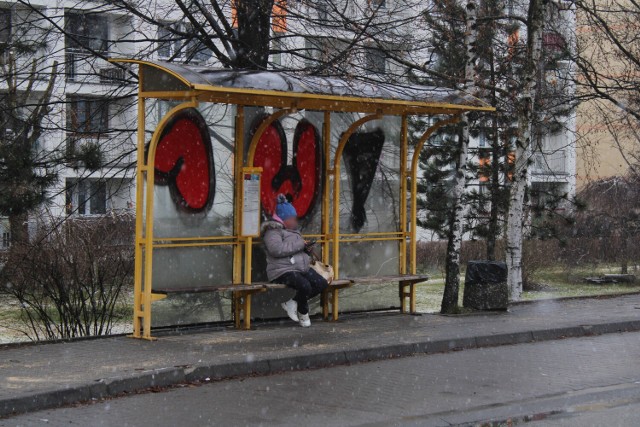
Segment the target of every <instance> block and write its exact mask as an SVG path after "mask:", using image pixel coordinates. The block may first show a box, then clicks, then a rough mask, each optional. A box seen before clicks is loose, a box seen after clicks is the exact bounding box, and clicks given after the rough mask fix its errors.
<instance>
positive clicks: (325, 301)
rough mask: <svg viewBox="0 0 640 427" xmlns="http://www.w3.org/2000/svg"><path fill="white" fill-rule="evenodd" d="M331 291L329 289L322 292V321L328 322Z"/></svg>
mask: <svg viewBox="0 0 640 427" xmlns="http://www.w3.org/2000/svg"><path fill="white" fill-rule="evenodd" d="M330 292H331V291H330V290H329V289H325V290H324V291H322V319H324V321H325V322H326V321H328V320H329V293H330Z"/></svg>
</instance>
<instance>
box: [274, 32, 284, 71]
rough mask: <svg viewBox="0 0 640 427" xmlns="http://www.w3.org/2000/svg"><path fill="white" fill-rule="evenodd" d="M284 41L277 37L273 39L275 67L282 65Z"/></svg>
mask: <svg viewBox="0 0 640 427" xmlns="http://www.w3.org/2000/svg"><path fill="white" fill-rule="evenodd" d="M282 47H283V46H282V39H281V38H280V37H277V36H276V37H275V38H272V39H271V62H272V63H273V64H274V65H282Z"/></svg>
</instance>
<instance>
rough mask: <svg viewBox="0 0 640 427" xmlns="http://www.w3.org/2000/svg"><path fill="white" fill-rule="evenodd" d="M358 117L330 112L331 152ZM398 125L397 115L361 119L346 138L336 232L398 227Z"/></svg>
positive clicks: (349, 232)
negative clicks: (371, 119) (360, 124)
mask: <svg viewBox="0 0 640 427" xmlns="http://www.w3.org/2000/svg"><path fill="white" fill-rule="evenodd" d="M359 117H360V116H358V115H354V114H348V113H335V114H332V119H331V126H332V132H331V135H332V141H331V143H332V153H334V154H333V155H335V150H336V148H337V145H338V142H339V140H340V136H341V135H342V134H343V133H344V132H345V131H346V130H347V128H348V127H349V125H350V124H351V123H353V122H354V121H356V120H358V118H359ZM400 126H401V119H400V117H395V116H385V117H383V118H382V119H381V120H374V121H370V122H367V123H365V124H364V125H363V126H362V127H361V128H360V129H359V130H358V131H357V132H355V133H354V134H353V135H352V136H351V137H350V138H349V142H347V145H346V146H345V148H344V151H343V155H342V159H341V163H340V164H341V168H340V179H341V180H340V233H345V234H355V233H358V234H366V233H373V232H394V231H398V229H399V218H400V198H401V197H400V158H399V156H400V140H401V139H400ZM403 200H404V198H403Z"/></svg>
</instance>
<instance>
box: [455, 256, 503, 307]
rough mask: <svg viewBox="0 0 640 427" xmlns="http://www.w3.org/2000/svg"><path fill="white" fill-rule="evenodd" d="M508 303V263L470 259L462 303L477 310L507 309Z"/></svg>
mask: <svg viewBox="0 0 640 427" xmlns="http://www.w3.org/2000/svg"><path fill="white" fill-rule="evenodd" d="M508 304H509V289H508V288H507V265H506V264H505V263H504V262H498V261H469V262H468V263H467V274H466V275H465V277H464V298H463V299H462V305H463V306H464V307H468V308H473V309H475V310H506V309H507V308H508Z"/></svg>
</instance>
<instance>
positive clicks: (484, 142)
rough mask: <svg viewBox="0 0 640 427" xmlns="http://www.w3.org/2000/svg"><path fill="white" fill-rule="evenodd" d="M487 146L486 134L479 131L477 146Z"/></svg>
mask: <svg viewBox="0 0 640 427" xmlns="http://www.w3.org/2000/svg"><path fill="white" fill-rule="evenodd" d="M486 146H487V134H486V133H484V132H480V133H479V134H478V147H486Z"/></svg>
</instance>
